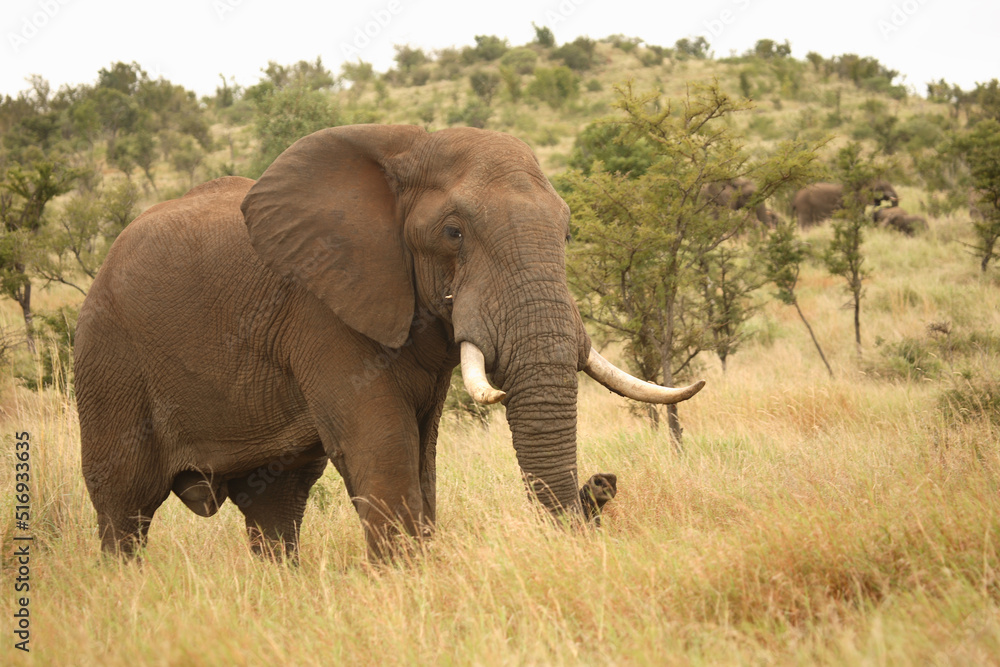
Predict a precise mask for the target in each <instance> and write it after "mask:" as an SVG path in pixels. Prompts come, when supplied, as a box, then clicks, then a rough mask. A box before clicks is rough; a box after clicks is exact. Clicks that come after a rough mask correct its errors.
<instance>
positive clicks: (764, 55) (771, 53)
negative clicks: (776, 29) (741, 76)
mask: <svg viewBox="0 0 1000 667" xmlns="http://www.w3.org/2000/svg"><path fill="white" fill-rule="evenodd" d="M791 53H792V46H791V44H789V43H788V40H787V39H786V40H785V41H784V43H782V44H778V43H777V42H775V41H774V40H773V39H758V40H757V43H756V44H754V47H753V49H751V50H750V51H747V52H746V54H745V55H747V56H754V57H756V58H761V59H763V60H772V59H779V58H787V57H788V56H790V55H791ZM747 97H749V95H747Z"/></svg>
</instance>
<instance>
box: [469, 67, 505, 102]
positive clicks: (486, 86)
mask: <svg viewBox="0 0 1000 667" xmlns="http://www.w3.org/2000/svg"><path fill="white" fill-rule="evenodd" d="M469 83H470V84H471V85H472V92H474V93H475V94H476V95H477V96H478V97H479V99H481V100H482V101H483V103H484V104H486V105H487V106H489V105H490V103H491V102H492V101H493V95H494V94H495V93H496V92H497V88H499V87H500V75H499V74H497V73H496V72H487V71H483V70H478V71H476V72H473V73H472V74H470V75H469Z"/></svg>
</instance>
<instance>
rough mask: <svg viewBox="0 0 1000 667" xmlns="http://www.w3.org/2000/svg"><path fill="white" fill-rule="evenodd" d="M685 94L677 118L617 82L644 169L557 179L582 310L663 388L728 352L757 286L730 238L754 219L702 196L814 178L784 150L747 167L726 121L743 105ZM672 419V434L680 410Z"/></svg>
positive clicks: (800, 150)
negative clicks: (729, 187) (701, 358)
mask: <svg viewBox="0 0 1000 667" xmlns="http://www.w3.org/2000/svg"><path fill="white" fill-rule="evenodd" d="M692 90H693V94H692V95H691V96H689V97H688V98H686V99H684V100H682V101H681V102H680V109H679V110H678V113H675V112H674V106H673V104H672V103H668V104H666V105H665V106H664V105H660V104H655V102H658V99H657V96H656V95H655V94H647V95H636V94H635V93H634V92H633V90H632V87H631V84H626V85H625V86H623V87H620V88H619V89H618V92H619V101H618V103H617V107H618V108H619V109H620V110H621V111H622V112H623V113H624V118H623V119H622V121H621V122H620V125H621V127H622V128H623V129H624V130H625V134H624V137H625V139H626V140H629V139H631V140H632V141H636V140H638V139H640V138H642V139H643V141H645V142H646V143H647V145H648V146H650V147H651V148H652V150H653V154H654V156H655V157H654V160H653V162H652V166H650V167H649V169H648V170H647V171H646V172H645V173H644V174H642V175H641V176H638V177H632V178H630V177H628V176H626V175H623V174H620V173H613V172H610V171H608V170H606V169H604V168H594V169H593V170H592V172H591V173H590V175H589V176H588V175H585V174H584V173H582V172H581V171H572V172H570V173H568V174H567V175H566V177H565V180H566V183H567V185H568V188H567V189H568V194H567V201H568V203H569V204H570V209H571V210H572V211H573V222H572V224H573V232H574V237H575V239H576V240H577V241H578V243H575V244H574V246H573V247H572V248H571V252H570V259H569V263H568V275H569V279H570V284H571V286H572V287H573V289H574V290H575V292H576V294H577V295H578V298H579V302H580V310H581V313H582V314H583V316H584V318H586V319H588V320H590V321H592V322H595V323H597V324H598V325H600V327H601V329H602V331H603V332H604V335H606V336H608V337H611V338H616V339H619V340H621V341H622V342H623V343H624V344H625V350H626V354H627V355H628V358H629V361H630V365H631V366H632V367H633V368H634V369H635V371H636V372H637V374H638V375H639V376H640V377H642V378H643V379H645V380H650V381H655V380H659V379H661V378H662V380H663V382H665V383H666V384H672V383H673V380H674V378H675V377H677V376H681V375H684V374H687V373H690V371H691V369H692V364H693V363H694V362H695V359H696V357H697V356H698V354H699V352H701V351H702V350H706V349H715V351H716V352H717V353H719V354H720V356H725V355H727V354H728V353H730V352H731V351H732V349H733V348H734V346H735V345H736V344H738V340H739V332H740V330H741V326H742V322H743V321H745V317H746V316H748V314H749V313H750V312H751V309H750V308H748V307H747V305H746V304H747V303H748V302H747V299H748V298H749V294H750V292H752V290H753V288H754V286H755V284H756V281H754V280H750V279H748V275H749V274H743V275H741V274H740V270H739V267H746V266H747V259H746V254H745V253H746V252H748V250H747V247H746V246H745V245H743V244H741V243H738V242H736V241H734V240H733V239H734V237H735V235H736V234H738V232H740V231H741V230H743V229H744V228H745V227H746V226H747V225H748V224H749V218H750V216H751V215H752V213H751V212H750V211H749V210H740V211H730V210H729V209H725V210H724V211H721V212H720V210H719V208H718V207H717V206H715V205H714V204H712V203H710V202H709V201H707V200H706V198H704V197H701V196H700V193H701V191H702V188H703V187H705V186H706V185H708V184H709V183H713V182H721V181H724V180H728V179H733V178H736V177H738V176H745V175H752V176H753V177H754V179H755V181H756V182H757V184H758V197H759V198H760V201H762V200H763V198H766V197H768V196H770V195H771V194H773V193H774V192H775V191H776V190H777V189H778V188H779V187H780V186H782V185H784V184H786V183H788V182H789V181H796V180H799V179H804V178H808V177H810V176H811V175H812V173H813V172H812V169H811V168H810V165H812V164H813V163H814V162H815V154H814V153H813V151H812V150H809V149H805V148H804V147H802V146H784V147H782V149H780V150H779V151H778V152H777V154H776V155H774V156H770V157H767V158H763V159H761V160H759V161H756V162H753V163H751V161H750V158H749V155H747V154H746V152H745V150H744V148H743V145H742V143H741V142H740V141H739V140H738V139H737V137H736V136H735V135H734V134H733V132H732V130H731V129H730V116H732V115H733V114H735V113H738V112H740V111H743V110H745V109H747V108H748V105H747V103H745V102H736V101H734V100H733V99H732V98H730V97H728V96H727V95H725V94H724V93H722V92H721V91H720V90H719V88H718V84H714V85H711V86H698V85H693V86H692ZM657 108H658V109H660V110H659V111H653V110H652V109H657ZM598 127H599V126H598ZM612 129H617V128H614V126H612ZM594 131H595V132H597V131H606V130H603V129H601V130H597V129H595V130H594ZM754 203H756V201H755V202H754ZM723 274H726V276H727V277H723ZM722 284H726V285H727V286H728V287H727V288H726V289H723V288H722V287H720V285H722ZM727 289H728V290H729V291H727ZM716 345H719V348H718V349H716ZM668 416H669V417H670V420H671V431H672V433H673V435H674V436H675V438H679V423H677V422H676V411H675V410H670V411H668Z"/></svg>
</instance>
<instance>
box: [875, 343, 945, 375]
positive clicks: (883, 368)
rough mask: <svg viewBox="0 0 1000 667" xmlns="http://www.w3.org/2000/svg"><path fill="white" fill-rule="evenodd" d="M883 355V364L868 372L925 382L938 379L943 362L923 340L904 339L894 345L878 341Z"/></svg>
mask: <svg viewBox="0 0 1000 667" xmlns="http://www.w3.org/2000/svg"><path fill="white" fill-rule="evenodd" d="M876 344H877V345H878V346H879V351H880V353H881V363H879V364H876V365H871V366H870V367H869V368H868V372H869V373H871V374H874V375H879V376H882V377H886V378H894V379H900V380H923V379H926V378H933V377H937V375H938V374H939V373H940V372H941V360H940V359H939V358H938V356H937V354H935V351H934V350H933V349H932V345H931V344H930V343H929V342H928V341H926V340H922V339H918V338H910V337H903V338H901V339H900V340H898V341H895V342H892V343H881V344H880V342H879V341H876Z"/></svg>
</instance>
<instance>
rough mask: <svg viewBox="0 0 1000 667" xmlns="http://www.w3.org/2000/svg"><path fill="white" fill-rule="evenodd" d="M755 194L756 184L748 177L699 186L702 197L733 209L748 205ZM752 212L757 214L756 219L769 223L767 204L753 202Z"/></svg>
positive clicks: (736, 209)
mask: <svg viewBox="0 0 1000 667" xmlns="http://www.w3.org/2000/svg"><path fill="white" fill-rule="evenodd" d="M755 194H757V185H756V183H754V182H753V181H751V180H750V179H748V178H734V179H732V180H728V181H717V182H714V183H706V184H705V185H703V186H702V188H701V196H702V197H704V198H705V199H707V200H708V201H710V202H712V203H713V204H716V205H718V206H721V207H723V208H729V209H732V210H734V211H738V210H740V209H742V208H747V207H748V206H750V204H751V200H752V199H753V197H754V195H755ZM753 212H754V215H755V216H757V220H758V221H760V222H762V223H764V224H765V225H767V224H769V222H768V221H769V217H768V215H767V206H766V205H765V204H764V202H758V203H757V204H755V205H754V206H753Z"/></svg>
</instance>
